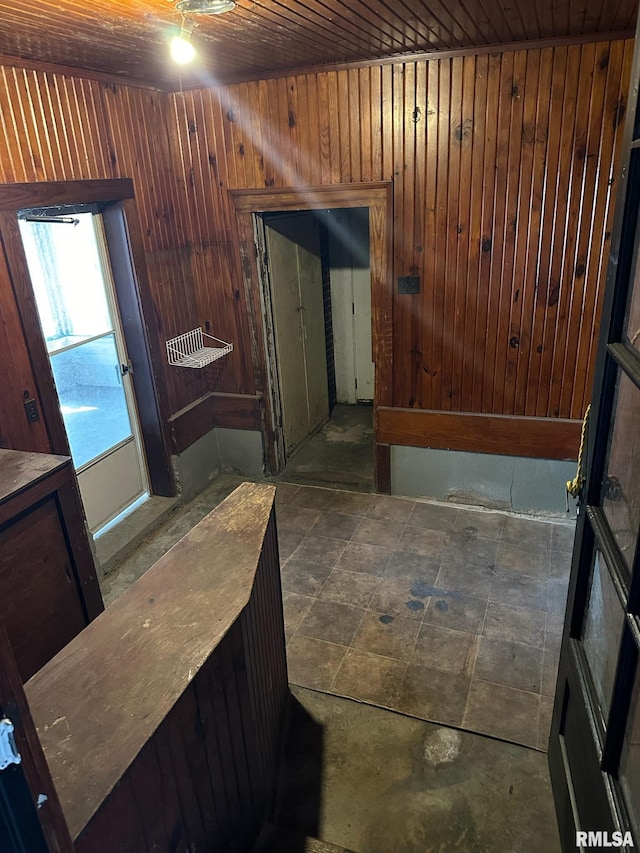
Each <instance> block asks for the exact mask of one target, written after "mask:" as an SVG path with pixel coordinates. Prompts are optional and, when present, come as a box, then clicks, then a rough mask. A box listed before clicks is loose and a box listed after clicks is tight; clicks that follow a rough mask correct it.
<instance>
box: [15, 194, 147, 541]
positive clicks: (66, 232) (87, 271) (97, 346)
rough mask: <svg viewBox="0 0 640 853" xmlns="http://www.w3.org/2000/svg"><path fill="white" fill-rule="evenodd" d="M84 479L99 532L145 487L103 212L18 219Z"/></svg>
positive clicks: (91, 516)
mask: <svg viewBox="0 0 640 853" xmlns="http://www.w3.org/2000/svg"><path fill="white" fill-rule="evenodd" d="M20 230H21V234H22V239H23V243H24V248H25V253H26V257H27V262H28V265H29V273H30V276H31V280H32V283H33V288H34V293H35V297H36V303H37V307H38V314H39V317H40V323H41V326H42V330H43V334H44V336H45V340H46V344H47V350H48V353H49V359H50V362H51V368H52V372H53V376H54V381H55V385H56V390H57V393H58V399H59V401H60V409H61V412H62V416H63V419H64V423H65V427H66V430H67V436H68V439H69V445H70V447H71V454H72V457H73V461H74V465H75V467H76V471H77V475H78V485H79V488H80V493H81V495H82V500H83V504H84V508H85V513H86V516H87V522H88V525H89V528H90V530H91V532H92V533H96V532H99V530H100V529H101V528H103V527H104V526H105V525H106V524H107V523H108V522H109V521H111V520H112V519H113V518H115V517H116V516H117V515H118V514H119V513H120V512H122V511H123V510H124V509H126V508H127V507H129V506H131V504H133V503H134V502H135V501H136V500H138V499H139V498H141V497H142V496H144V495H146V494H147V492H148V483H147V472H146V466H145V463H144V456H143V452H142V444H141V439H140V429H139V425H138V420H137V411H136V405H135V398H134V394H133V387H132V383H131V375H130V372H131V368H130V365H129V360H128V356H127V352H126V348H125V343H124V337H123V335H122V329H121V326H120V321H119V315H118V308H117V302H116V298H115V291H114V287H113V281H112V278H111V271H110V267H109V262H108V257H107V252H106V243H105V238H104V232H103V229H102V221H101V218H100V216H98V215H96V214H93V213H90V212H86V213H74V214H73V215H71V216H66V215H65V216H56V215H46V214H44V215H43V213H42V212H41V211H38V213H37V214H35V213H34V214H28V213H27V214H25V215H24V216H23V218H22V219H21V221H20Z"/></svg>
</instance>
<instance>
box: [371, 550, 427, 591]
mask: <svg viewBox="0 0 640 853" xmlns="http://www.w3.org/2000/svg"><path fill="white" fill-rule="evenodd" d="M440 562H441V561H440V558H439V557H425V555H424V554H417V553H416V552H415V551H403V550H402V549H400V548H396V549H395V550H394V552H393V554H392V556H391V559H390V560H389V562H388V563H387V567H386V569H385V572H384V575H385V577H386V578H393V579H394V580H397V581H406V582H407V583H414V582H416V581H422V582H423V583H430V584H435V582H436V578H437V577H438V572H439V571H440Z"/></svg>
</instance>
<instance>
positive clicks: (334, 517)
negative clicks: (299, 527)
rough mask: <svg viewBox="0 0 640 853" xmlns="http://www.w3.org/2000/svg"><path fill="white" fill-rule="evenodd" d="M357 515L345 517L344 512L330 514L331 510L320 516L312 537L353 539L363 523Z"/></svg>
mask: <svg viewBox="0 0 640 853" xmlns="http://www.w3.org/2000/svg"><path fill="white" fill-rule="evenodd" d="M361 520H362V519H361V518H360V517H359V516H357V515H345V514H344V513H342V512H330V511H329V510H327V511H325V512H323V513H321V514H320V516H319V518H318V520H317V521H316V523H315V524H314V525H313V527H312V528H311V535H312V536H326V537H328V538H329V539H347V540H348V539H351V537H352V536H353V534H354V533H355V530H356V528H357V527H358V525H359V524H360V522H361Z"/></svg>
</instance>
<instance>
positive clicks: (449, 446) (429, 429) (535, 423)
mask: <svg viewBox="0 0 640 853" xmlns="http://www.w3.org/2000/svg"><path fill="white" fill-rule="evenodd" d="M377 418H378V419H377V424H378V429H377V433H376V441H377V442H380V443H381V444H399V445H405V446H409V447H431V448H436V449H440V450H465V451H470V452H472V453H496V454H501V455H504V456H526V457H530V458H533V459H567V460H573V459H576V458H577V456H578V448H579V446H580V430H581V427H582V422H581V421H573V420H562V419H559V418H526V417H511V416H509V415H485V414H475V413H470V412H433V411H428V410H425V409H399V408H390V407H386V406H381V407H379V408H378V410H377Z"/></svg>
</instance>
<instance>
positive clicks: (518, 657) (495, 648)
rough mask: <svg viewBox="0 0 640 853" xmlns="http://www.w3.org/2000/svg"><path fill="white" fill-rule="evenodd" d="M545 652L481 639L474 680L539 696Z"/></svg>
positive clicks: (499, 641)
mask: <svg viewBox="0 0 640 853" xmlns="http://www.w3.org/2000/svg"><path fill="white" fill-rule="evenodd" d="M542 655H543V651H542V649H534V648H533V646H525V645H523V644H522V643H510V642H509V641H508V640H492V639H490V638H489V637H481V638H480V645H479V646H478V654H477V656H476V668H475V673H474V674H475V677H476V678H480V679H482V680H483V681H491V682H492V683H493V684H503V685H504V686H505V687H515V688H517V689H518V690H526V691H528V692H530V693H539V692H540V686H541V683H542Z"/></svg>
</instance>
